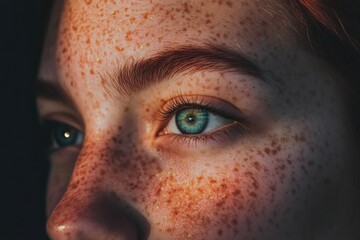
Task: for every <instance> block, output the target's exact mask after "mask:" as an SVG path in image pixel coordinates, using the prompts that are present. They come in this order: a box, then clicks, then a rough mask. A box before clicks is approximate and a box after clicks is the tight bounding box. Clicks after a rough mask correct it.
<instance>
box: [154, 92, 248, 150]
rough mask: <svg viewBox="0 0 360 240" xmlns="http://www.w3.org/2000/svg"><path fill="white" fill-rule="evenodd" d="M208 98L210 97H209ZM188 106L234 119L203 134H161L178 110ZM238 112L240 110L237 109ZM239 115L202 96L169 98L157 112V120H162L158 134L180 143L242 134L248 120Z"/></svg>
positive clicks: (245, 129) (199, 141)
mask: <svg viewBox="0 0 360 240" xmlns="http://www.w3.org/2000/svg"><path fill="white" fill-rule="evenodd" d="M209 98H210V97H209ZM188 108H198V109H202V110H205V111H209V112H211V113H214V114H217V115H220V116H222V117H224V118H227V119H231V120H234V122H233V123H231V124H228V125H225V126H223V127H220V128H219V129H216V130H214V131H211V132H208V133H203V134H195V135H190V134H188V135H187V134H176V133H167V134H163V133H162V131H163V129H164V127H165V126H167V124H168V123H169V121H170V120H171V118H172V117H173V116H174V115H175V114H176V113H177V112H178V111H181V110H183V109H188ZM239 112H240V111H239ZM238 115H240V116H235V115H234V114H230V113H229V112H227V111H225V110H224V109H223V108H221V106H219V104H216V103H214V102H210V101H206V100H205V97H202V96H183V95H180V96H179V97H176V98H172V99H171V100H169V101H168V102H167V103H166V104H165V105H164V106H162V108H161V109H160V111H159V113H158V120H159V121H160V122H162V123H163V124H162V126H161V129H162V130H161V131H160V132H159V133H158V135H159V136H166V137H167V138H169V140H170V141H172V142H175V141H180V142H181V143H186V144H188V145H190V144H193V143H194V144H198V143H206V142H207V141H209V140H210V141H214V142H216V143H217V142H218V140H220V139H222V137H228V138H231V137H232V136H242V135H243V134H244V133H246V131H247V130H248V129H249V127H248V126H249V124H250V122H249V121H248V119H247V118H245V116H244V115H243V114H242V113H241V112H240V114H238Z"/></svg>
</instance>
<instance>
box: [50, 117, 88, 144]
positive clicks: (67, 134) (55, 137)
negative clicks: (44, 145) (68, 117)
mask: <svg viewBox="0 0 360 240" xmlns="http://www.w3.org/2000/svg"><path fill="white" fill-rule="evenodd" d="M83 139H84V136H83V134H82V133H81V132H80V131H78V130H77V129H75V128H73V127H71V126H69V125H66V124H63V123H55V125H54V126H53V129H52V147H53V148H64V147H68V146H72V145H81V144H82V142H83Z"/></svg>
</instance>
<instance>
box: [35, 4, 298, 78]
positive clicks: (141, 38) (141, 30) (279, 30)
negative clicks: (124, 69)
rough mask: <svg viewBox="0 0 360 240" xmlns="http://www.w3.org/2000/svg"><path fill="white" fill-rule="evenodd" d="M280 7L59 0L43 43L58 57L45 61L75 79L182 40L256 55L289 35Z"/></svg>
mask: <svg viewBox="0 0 360 240" xmlns="http://www.w3.org/2000/svg"><path fill="white" fill-rule="evenodd" d="M284 9H285V5H284V3H282V2H280V1H254V0H251V1H250V0H240V1H222V0H220V1H175V0H174V1H155V0H150V1H115V0H106V1H100V0H71V1H64V2H62V1H60V2H58V7H56V9H55V12H57V13H61V14H60V16H59V14H53V18H59V19H58V20H57V19H55V20H53V24H52V25H53V26H51V27H50V29H52V31H50V32H49V35H56V36H55V37H54V36H52V37H51V36H49V37H48V38H49V39H51V40H49V41H48V44H47V49H45V52H49V51H50V52H51V53H50V54H47V55H49V56H53V57H55V58H56V59H53V61H48V60H49V59H47V60H46V61H45V62H47V63H51V62H56V65H57V67H58V68H60V70H61V71H59V73H60V75H61V74H65V75H66V76H59V79H58V80H60V81H61V79H67V81H69V80H68V79H69V78H73V79H76V81H79V80H80V79H84V78H87V79H88V78H89V77H91V76H92V75H94V74H95V73H99V74H100V73H102V74H103V73H104V71H108V70H105V68H106V67H108V66H112V65H114V63H115V62H116V63H117V64H119V63H120V64H122V63H125V62H126V61H129V59H133V58H135V59H136V58H143V57H146V56H149V55H152V54H155V53H157V52H159V51H161V50H163V49H166V48H169V47H171V48H172V47H174V46H177V45H184V44H195V45H201V44H203V43H209V42H211V43H218V44H224V45H227V46H230V47H233V48H240V49H241V51H243V52H247V53H248V54H252V55H255V56H256V55H257V52H265V51H264V49H269V48H271V47H274V46H275V45H277V44H278V43H279V42H282V43H284V42H287V41H288V40H289V38H290V35H291V34H290V32H289V31H290V30H289V29H290V28H287V27H286V24H287V22H288V21H289V19H290V17H289V14H288V12H286V11H285V10H284ZM57 23H59V24H58V25H57ZM274 33H276V34H274ZM256 51H257V52H256ZM45 65H46V64H45ZM45 68H46V67H45ZM40 75H41V72H40ZM45 78H46V77H45ZM49 78H52V77H49Z"/></svg>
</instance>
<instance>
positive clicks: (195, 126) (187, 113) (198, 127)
mask: <svg viewBox="0 0 360 240" xmlns="http://www.w3.org/2000/svg"><path fill="white" fill-rule="evenodd" d="M233 122H234V120H232V119H228V118H226V117H223V116H220V115H218V114H215V113H213V112H212V111H210V110H207V109H203V108H201V107H188V108H183V109H180V110H178V111H177V112H176V113H175V114H174V115H173V116H172V118H171V120H170V122H169V123H168V125H167V126H166V127H165V132H166V133H175V134H186V135H194V134H204V133H207V132H212V131H214V130H216V129H218V128H221V127H223V126H226V125H228V124H230V123H233Z"/></svg>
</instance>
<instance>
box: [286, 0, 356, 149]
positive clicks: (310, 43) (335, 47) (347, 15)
mask: <svg viewBox="0 0 360 240" xmlns="http://www.w3.org/2000/svg"><path fill="white" fill-rule="evenodd" d="M289 2H290V4H291V6H292V9H293V11H294V12H295V16H296V19H297V26H296V29H297V31H298V32H300V35H301V36H300V38H301V40H300V42H301V44H304V45H305V46H304V47H305V48H306V49H308V50H310V51H311V52H313V53H314V54H316V55H317V56H319V57H320V58H322V59H323V60H325V61H326V62H327V63H328V64H330V66H331V67H333V68H334V69H335V70H336V71H337V72H338V73H340V74H341V75H342V76H343V77H344V82H342V83H341V84H342V85H343V86H344V90H345V96H346V100H347V103H348V109H349V115H350V118H351V120H352V122H353V124H352V126H351V129H352V132H353V133H354V136H355V139H354V140H355V141H356V142H357V143H359V142H360V140H359V138H360V126H359V124H360V87H359V86H360V1H359V0H289Z"/></svg>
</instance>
